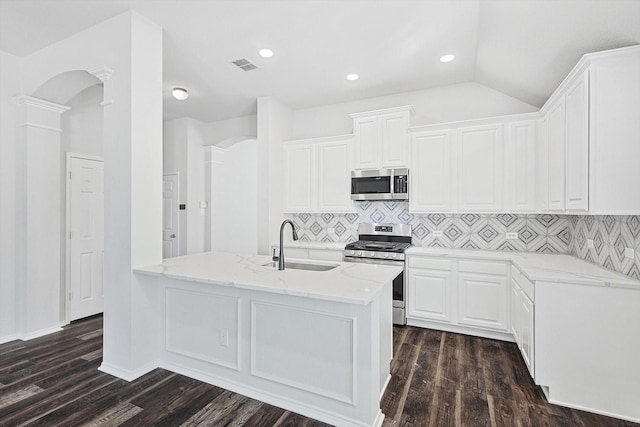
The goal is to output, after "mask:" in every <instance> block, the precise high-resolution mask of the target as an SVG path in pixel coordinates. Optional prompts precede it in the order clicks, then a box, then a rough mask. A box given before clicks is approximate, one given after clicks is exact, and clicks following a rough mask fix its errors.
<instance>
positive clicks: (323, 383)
mask: <svg viewBox="0 0 640 427" xmlns="http://www.w3.org/2000/svg"><path fill="white" fill-rule="evenodd" d="M356 322H357V319H356V318H355V317H349V316H342V315H337V314H334V313H329V312H324V311H319V310H312V309H305V308H299V307H295V306H290V305H283V304H273V303H267V302H258V301H252V303H251V375H254V376H256V377H260V378H264V379H266V380H269V381H273V382H276V383H280V384H284V385H287V386H290V387H295V388H297V389H300V390H303V391H305V392H309V393H313V394H316V395H319V396H323V397H327V398H329V399H333V400H337V401H340V402H344V403H348V404H350V405H353V404H354V402H355V401H356V396H355V386H354V385H355V383H356V378H357V366H358V363H357V361H358V359H357V357H358V355H357V345H356V342H357V338H358V336H357V328H356ZM300 325H307V326H311V329H310V328H308V327H305V328H301V327H300ZM309 336H312V337H314V339H312V340H308V339H307V337H309ZM328 342H334V344H335V345H332V346H327V345H326V344H327V343H328ZM319 372H324V373H325V374H324V375H318V373H319Z"/></svg>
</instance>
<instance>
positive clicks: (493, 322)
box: [458, 272, 509, 331]
mask: <svg viewBox="0 0 640 427" xmlns="http://www.w3.org/2000/svg"><path fill="white" fill-rule="evenodd" d="M458 291H459V296H458V323H459V324H461V325H468V326H477V327H481V328H489V329H495V330H500V331H508V330H509V329H508V325H509V322H508V318H507V298H508V293H507V279H506V278H505V277H499V276H491V275H485V274H474V273H466V272H460V273H458Z"/></svg>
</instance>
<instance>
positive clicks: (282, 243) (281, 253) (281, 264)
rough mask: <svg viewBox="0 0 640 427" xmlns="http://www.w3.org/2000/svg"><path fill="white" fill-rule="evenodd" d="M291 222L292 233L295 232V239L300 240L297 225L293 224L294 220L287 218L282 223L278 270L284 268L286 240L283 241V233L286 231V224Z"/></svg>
mask: <svg viewBox="0 0 640 427" xmlns="http://www.w3.org/2000/svg"><path fill="white" fill-rule="evenodd" d="M287 224H290V225H291V233H292V234H293V240H298V233H296V226H295V225H293V222H291V220H289V219H285V220H284V221H282V225H281V226H280V255H279V256H278V270H284V249H283V247H282V246H283V245H284V242H283V241H282V234H283V233H284V226H285V225H287Z"/></svg>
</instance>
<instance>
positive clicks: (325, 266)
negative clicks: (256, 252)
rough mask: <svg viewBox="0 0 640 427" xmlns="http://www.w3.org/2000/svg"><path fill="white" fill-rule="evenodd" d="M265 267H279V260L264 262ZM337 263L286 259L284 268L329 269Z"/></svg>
mask: <svg viewBox="0 0 640 427" xmlns="http://www.w3.org/2000/svg"><path fill="white" fill-rule="evenodd" d="M262 265H263V266H264V267H273V268H278V261H271V262H268V263H266V264H262ZM336 267H337V265H335V264H310V263H306V262H288V261H285V263H284V269H285V270H287V269H289V268H291V269H293V270H307V271H328V270H333V269H334V268H336Z"/></svg>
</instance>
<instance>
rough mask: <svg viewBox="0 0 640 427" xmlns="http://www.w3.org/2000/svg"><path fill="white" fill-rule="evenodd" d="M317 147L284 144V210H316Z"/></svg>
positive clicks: (302, 144) (312, 145)
mask: <svg viewBox="0 0 640 427" xmlns="http://www.w3.org/2000/svg"><path fill="white" fill-rule="evenodd" d="M315 150H316V147H315V145H314V144H304V143H301V144H296V143H292V144H286V145H285V146H284V174H283V175H284V183H283V184H284V185H283V187H284V211H285V212H314V211H315V209H316V202H315V201H316V198H317V196H316V186H317V177H316V173H317V170H316V153H315Z"/></svg>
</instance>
